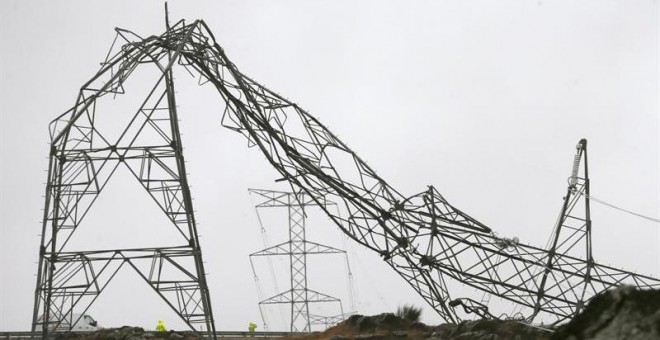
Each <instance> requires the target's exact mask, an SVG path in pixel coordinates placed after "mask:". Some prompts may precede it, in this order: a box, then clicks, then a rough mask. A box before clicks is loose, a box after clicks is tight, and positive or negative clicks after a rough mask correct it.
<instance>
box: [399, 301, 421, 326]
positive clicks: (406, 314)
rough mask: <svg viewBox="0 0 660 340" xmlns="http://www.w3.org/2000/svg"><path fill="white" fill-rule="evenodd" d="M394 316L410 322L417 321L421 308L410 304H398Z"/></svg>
mask: <svg viewBox="0 0 660 340" xmlns="http://www.w3.org/2000/svg"><path fill="white" fill-rule="evenodd" d="M396 316H398V317H399V318H401V319H404V320H408V321H410V322H419V318H420V317H421V316H422V309H421V308H418V307H415V306H412V305H403V306H399V308H397V310H396Z"/></svg>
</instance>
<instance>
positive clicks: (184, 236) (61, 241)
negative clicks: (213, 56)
mask: <svg viewBox="0 0 660 340" xmlns="http://www.w3.org/2000/svg"><path fill="white" fill-rule="evenodd" d="M184 33H185V34H187V35H190V34H191V33H192V30H191V29H190V30H188V31H187V32H184ZM118 36H121V33H120V32H119V31H118ZM122 37H123V36H122ZM168 38H169V36H167V35H166V36H165V37H164V39H163V41H164V42H165V43H166V42H168ZM177 44H178V45H177ZM172 46H173V47H175V48H174V50H172V51H168V52H167V53H159V52H156V51H149V50H143V49H141V48H139V46H134V48H133V47H132V48H126V49H121V51H119V52H118V55H119V57H115V58H116V59H115V60H114V61H108V60H106V62H105V63H103V64H102V69H101V70H100V71H99V73H98V74H97V75H96V76H95V77H94V78H93V79H92V80H90V81H89V82H88V83H87V84H85V86H83V88H82V89H81V92H80V95H79V97H78V101H77V103H76V105H75V106H74V108H72V109H71V110H69V111H67V112H65V113H64V114H62V115H61V116H60V117H58V118H57V119H56V120H54V121H53V122H52V123H51V126H50V127H51V150H50V163H49V170H48V183H47V186H46V200H45V209H44V217H43V227H42V235H41V247H40V251H39V270H38V274H37V282H36V288H35V302H34V310H33V321H32V329H33V330H36V329H39V328H41V329H42V330H43V336H44V338H45V337H46V336H47V335H48V333H49V332H50V331H54V330H56V331H67V330H70V329H71V328H73V326H74V325H75V324H76V323H77V322H80V321H81V320H79V319H80V318H82V315H83V314H84V313H85V312H86V311H87V310H88V309H89V308H90V306H91V305H92V304H93V303H94V301H95V300H96V299H97V298H98V296H99V295H100V294H101V293H102V292H103V290H104V289H105V287H106V286H107V285H108V283H109V282H110V281H111V280H112V279H113V278H114V277H115V275H116V274H117V273H118V271H119V270H120V269H121V268H122V267H124V268H132V269H134V270H135V271H136V272H137V273H138V275H139V276H140V277H141V278H142V279H144V281H145V282H146V283H147V284H148V285H149V286H150V287H151V288H152V289H153V290H154V292H155V293H156V294H158V295H159V296H160V297H161V298H162V299H163V300H164V301H165V302H166V303H167V304H168V305H169V306H170V307H171V308H172V309H173V310H174V311H175V312H176V313H177V315H179V317H181V319H182V320H183V321H184V322H185V323H186V324H187V325H188V326H189V327H190V328H191V329H193V330H195V331H197V332H199V331H200V330H201V331H204V332H205V333H206V334H205V335H207V336H208V337H210V338H214V337H215V326H214V321H213V313H212V311H211V302H210V297H209V290H208V286H207V283H206V277H205V271H204V265H203V262H202V251H201V248H200V245H199V239H198V235H197V227H196V222H195V216H194V213H193V206H192V198H191V195H190V189H189V185H188V180H187V178H186V169H185V162H184V157H183V153H182V144H181V136H180V133H179V125H178V113H177V109H176V99H175V96H174V81H173V77H172V70H171V66H172V65H173V64H174V60H176V58H177V57H178V54H179V53H180V52H181V50H182V48H183V44H181V43H180V42H177V41H176V40H174V41H172ZM109 55H110V54H109ZM141 58H144V59H147V60H149V62H150V63H152V65H154V66H156V67H157V69H158V72H159V74H158V78H157V79H156V82H155V85H154V86H153V88H152V89H151V90H150V91H148V94H147V96H146V99H145V100H144V101H142V104H141V105H140V107H138V108H137V109H136V110H135V113H134V114H133V116H132V119H131V120H130V122H129V123H128V124H127V125H126V126H125V128H124V130H123V132H121V133H120V135H119V137H116V139H115V137H114V136H113V137H112V138H111V137H110V136H108V135H106V132H105V131H104V127H103V126H99V124H96V122H95V118H96V116H97V112H96V110H97V106H100V105H97V99H98V98H100V97H102V96H103V95H106V94H115V95H116V94H122V93H123V80H124V78H125V76H126V74H128V73H130V72H132V70H133V69H134V68H135V66H136V65H137V64H139V63H140V62H141ZM119 167H125V169H128V171H129V172H130V173H131V174H132V176H133V177H134V178H135V179H136V180H137V183H136V184H138V183H139V185H141V186H142V187H143V188H144V189H145V190H146V191H147V193H148V194H149V195H150V196H151V197H152V198H153V200H154V201H155V202H156V203H157V204H158V205H159V207H160V208H161V209H162V211H163V212H164V213H165V214H166V216H167V217H168V219H169V220H170V222H171V223H172V226H173V227H174V228H176V229H177V230H178V232H179V233H180V235H181V238H180V240H179V242H180V243H179V245H178V246H168V247H148V248H133V249H93V248H92V249H85V250H81V249H72V247H71V246H70V245H69V240H70V239H71V237H72V235H73V234H74V233H75V232H76V231H77V230H78V228H79V227H81V223H82V221H83V219H84V217H85V216H86V215H87V213H88V212H89V209H90V208H91V206H92V205H93V203H94V202H95V201H96V198H97V197H98V195H99V194H100V193H101V192H102V191H103V189H104V188H105V186H106V184H107V183H108V181H109V179H110V178H111V177H112V176H113V174H114V173H115V171H116V170H117V169H118V168H119ZM99 232H101V233H111V232H112V230H106V231H99ZM74 313H76V314H75V315H76V316H74ZM77 315H80V316H77Z"/></svg>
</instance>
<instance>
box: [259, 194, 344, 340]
mask: <svg viewBox="0 0 660 340" xmlns="http://www.w3.org/2000/svg"><path fill="white" fill-rule="evenodd" d="M250 192H251V193H254V194H256V195H259V196H261V199H262V201H261V202H260V203H258V204H257V205H256V207H255V208H257V209H258V208H287V210H288V216H289V241H287V242H283V243H280V244H277V245H275V246H272V247H268V248H266V249H263V250H260V251H258V252H255V253H252V254H250V262H252V258H253V257H261V256H276V255H287V256H289V261H290V280H291V289H289V290H288V291H285V292H282V293H278V294H276V295H275V296H272V297H270V298H267V299H265V300H263V301H260V302H259V308H260V309H261V306H262V305H269V304H290V305H291V319H290V320H291V331H292V332H311V330H312V328H311V325H312V324H324V325H327V324H329V323H330V322H331V321H334V320H337V319H338V318H337V317H335V318H328V317H323V316H316V315H313V314H312V315H310V313H309V303H320V302H325V303H328V302H330V303H338V304H339V309H340V311H341V314H340V315H344V308H343V306H342V303H341V300H339V299H338V298H335V297H332V296H330V295H327V294H323V293H319V292H317V291H314V290H311V289H309V288H307V255H319V254H344V255H345V254H346V251H344V250H341V249H337V248H333V247H330V246H326V245H323V244H319V243H316V242H311V241H308V240H307V239H306V237H305V207H308V206H315V205H316V204H317V203H316V202H315V201H313V200H312V199H311V198H310V197H309V196H307V195H305V194H304V193H298V194H296V193H291V192H280V191H273V190H262V189H250ZM329 205H335V203H334V202H328V201H326V202H324V206H329ZM252 268H254V266H252ZM262 315H263V312H262ZM342 320H343V319H340V320H339V321H342ZM339 321H338V322H339ZM335 323H337V322H335Z"/></svg>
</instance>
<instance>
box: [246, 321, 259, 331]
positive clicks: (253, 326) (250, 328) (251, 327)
mask: <svg viewBox="0 0 660 340" xmlns="http://www.w3.org/2000/svg"><path fill="white" fill-rule="evenodd" d="M255 329H257V325H256V324H255V323H254V322H252V321H250V323H249V324H248V331H250V333H254V330H255Z"/></svg>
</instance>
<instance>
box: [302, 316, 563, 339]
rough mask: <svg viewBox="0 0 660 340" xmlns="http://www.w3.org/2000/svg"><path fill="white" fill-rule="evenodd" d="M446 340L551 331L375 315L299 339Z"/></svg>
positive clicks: (502, 323)
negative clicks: (432, 321)
mask: <svg viewBox="0 0 660 340" xmlns="http://www.w3.org/2000/svg"><path fill="white" fill-rule="evenodd" d="M403 338H406V339H436V340H439V339H442V340H459V339H460V340H468V339H470V340H472V339H474V340H481V339H483V340H499V339H501V340H505V339H506V340H509V339H511V340H515V339H519V340H527V339H538V340H549V339H550V333H549V332H548V331H544V330H540V329H537V328H533V327H529V326H527V325H524V324H522V323H520V322H517V321H501V320H476V321H465V322H462V323H460V324H457V325H455V324H442V325H439V326H427V325H425V324H423V323H420V322H411V321H408V320H405V319H401V318H398V317H397V316H395V315H394V314H392V313H383V314H379V315H374V316H363V315H353V316H351V317H350V318H348V319H347V320H346V321H344V322H342V323H340V324H339V325H337V326H335V327H332V328H330V329H328V330H326V331H325V332H323V333H317V334H312V335H309V336H304V337H301V338H297V339H301V340H302V339H304V340H321V339H323V340H326V339H327V340H343V339H403Z"/></svg>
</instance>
